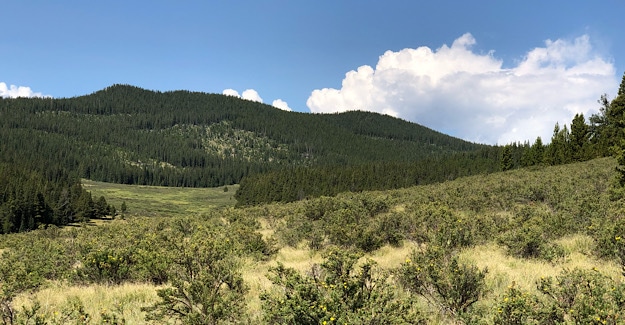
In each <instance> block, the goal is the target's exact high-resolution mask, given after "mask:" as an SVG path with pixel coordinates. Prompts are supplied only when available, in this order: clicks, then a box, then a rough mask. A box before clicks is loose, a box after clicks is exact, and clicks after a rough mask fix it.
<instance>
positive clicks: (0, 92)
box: [0, 82, 49, 98]
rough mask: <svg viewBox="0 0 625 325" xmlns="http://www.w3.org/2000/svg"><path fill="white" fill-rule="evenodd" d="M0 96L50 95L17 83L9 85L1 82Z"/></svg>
mask: <svg viewBox="0 0 625 325" xmlns="http://www.w3.org/2000/svg"><path fill="white" fill-rule="evenodd" d="M0 97H9V98H16V97H49V96H44V95H43V94H42V93H36V92H34V91H32V89H30V87H24V86H15V85H10V86H7V84H6V83H4V82H0Z"/></svg>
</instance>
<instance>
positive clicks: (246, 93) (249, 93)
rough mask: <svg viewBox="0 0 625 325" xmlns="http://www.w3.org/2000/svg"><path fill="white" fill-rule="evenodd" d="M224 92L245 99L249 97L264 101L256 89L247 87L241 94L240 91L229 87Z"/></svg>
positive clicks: (253, 99) (256, 100)
mask: <svg viewBox="0 0 625 325" xmlns="http://www.w3.org/2000/svg"><path fill="white" fill-rule="evenodd" d="M222 94H224V95H226V96H234V97H239V98H243V99H247V100H251V101H254V102H259V103H262V102H263V99H262V98H260V95H258V92H257V91H256V90H254V89H246V90H244V91H243V93H242V94H241V95H239V92H238V91H236V90H234V89H231V88H228V89H224V91H223V92H222Z"/></svg>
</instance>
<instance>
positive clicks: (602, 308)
mask: <svg viewBox="0 0 625 325" xmlns="http://www.w3.org/2000/svg"><path fill="white" fill-rule="evenodd" d="M537 289H538V291H539V293H538V294H533V293H530V292H527V291H522V290H520V289H518V288H516V287H515V286H514V284H513V285H512V286H510V287H509V288H508V289H507V291H506V293H505V294H504V295H503V296H502V299H501V300H500V301H499V303H498V304H497V307H496V308H497V310H496V313H495V316H494V323H495V324H502V325H503V324H506V325H507V324H623V323H624V322H625V319H624V318H623V317H624V316H625V315H624V313H623V311H624V310H625V309H624V307H625V285H624V284H622V283H619V282H616V281H614V280H613V279H611V278H609V277H606V276H605V275H603V274H601V273H599V272H598V271H596V270H582V269H573V270H564V271H562V272H561V273H560V275H558V276H556V277H555V278H554V277H547V278H542V279H541V280H539V281H538V283H537Z"/></svg>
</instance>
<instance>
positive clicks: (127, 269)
mask: <svg viewBox="0 0 625 325" xmlns="http://www.w3.org/2000/svg"><path fill="white" fill-rule="evenodd" d="M614 166H615V164H614V161H613V160H611V159H599V160H594V161H590V162H586V163H580V164H571V165H566V166H559V167H549V168H534V169H528V170H515V171H510V172H506V173H498V174H493V175H482V176H473V177H468V178H464V179H459V180H455V181H450V182H446V183H442V184H438V185H428V186H419V187H414V188H409V189H401V190H393V191H383V192H365V193H345V194H341V195H339V196H337V197H333V198H328V197H324V198H319V199H311V200H305V201H301V202H295V203H289V204H271V205H263V206H258V207H249V208H240V209H239V208H237V209H235V208H233V207H232V206H231V204H229V203H230V199H229V196H231V195H233V194H234V189H235V188H234V187H233V188H230V189H229V191H228V192H225V193H224V192H223V188H219V189H208V190H202V189H199V190H198V189H169V188H148V187H138V186H131V187H125V186H119V185H107V184H103V183H94V182H85V185H86V186H87V188H89V189H90V190H92V193H93V195H94V196H96V197H97V196H99V195H103V196H105V197H106V199H107V200H109V201H110V202H112V203H113V204H115V205H116V206H118V204H120V202H123V201H126V202H127V204H128V207H129V211H130V212H131V213H132V216H129V217H128V218H126V220H112V221H109V222H106V223H99V224H98V225H97V226H96V227H80V226H77V227H67V228H64V229H58V228H50V229H44V230H37V231H34V232H31V233H22V234H11V235H4V236H2V237H0V252H2V253H3V260H2V261H0V272H4V273H3V274H6V275H7V276H6V277H5V279H4V280H3V281H4V284H3V285H4V287H0V288H9V287H10V286H11V285H15V283H18V284H19V283H26V284H28V285H25V286H24V287H25V289H23V290H21V291H20V290H18V291H16V292H17V294H16V295H15V296H13V297H12V299H11V305H12V306H13V308H14V310H22V306H24V307H26V309H25V310H28V308H32V306H34V303H35V302H38V303H39V304H40V306H41V307H40V309H39V312H40V314H42V315H47V317H48V319H49V320H52V321H51V323H54V322H53V321H54V320H55V319H57V320H58V319H59V318H58V317H60V316H58V315H63V313H65V314H67V313H68V310H70V309H71V308H70V307H68V306H69V305H71V303H72V302H76V301H80V303H81V304H82V305H83V306H84V314H88V315H89V317H90V318H91V320H92V323H94V324H98V323H101V322H103V321H104V320H108V321H109V322H110V320H111V319H112V317H113V318H115V319H117V320H120V319H124V320H125V322H126V323H127V324H142V323H146V320H145V317H146V315H148V313H147V312H146V311H143V310H142V307H150V306H154V305H155V304H156V303H157V302H159V301H162V300H161V298H160V297H159V296H158V295H157V292H159V290H160V291H161V292H162V290H163V289H164V288H172V287H174V288H177V286H183V284H184V283H194V281H198V280H197V279H196V278H193V277H188V274H190V273H189V272H190V269H189V268H192V266H193V265H196V264H197V265H200V266H201V265H209V264H210V265H216V266H215V267H217V266H219V265H223V266H224V267H226V268H227V267H230V266H231V267H232V268H231V269H230V270H231V271H233V275H234V276H235V277H240V279H242V281H243V283H244V284H245V288H246V290H241V291H239V292H230V291H229V292H227V295H226V293H223V292H222V293H220V296H221V297H225V296H228V295H235V294H238V295H239V296H236V295H235V297H238V298H237V299H236V301H237V304H235V306H237V308H238V309H236V312H233V313H232V314H231V315H233V316H232V317H234V318H236V319H238V321H240V322H243V323H280V322H282V321H284V320H285V318H284V317H287V316H288V315H294V314H296V313H295V312H294V310H293V309H292V308H297V306H300V307H301V306H307V307H306V308H304V309H302V310H299V311H298V312H301V313H304V312H310V310H313V309H314V310H315V311H316V314H314V315H312V316H310V317H313V316H314V317H317V318H314V319H317V320H318V323H323V322H324V321H325V322H326V323H328V324H329V323H331V320H332V321H339V320H341V321H344V320H346V319H350V320H352V321H350V322H348V323H352V324H353V323H362V322H365V320H366V319H368V318H367V317H372V316H371V315H372V314H371V313H364V314H358V311H354V310H345V309H341V308H344V307H341V306H343V305H344V304H343V305H342V304H341V303H342V302H343V303H346V302H345V301H344V300H345V299H351V298H353V297H356V296H358V295H357V294H350V295H349V296H341V291H340V290H339V289H340V288H341V287H343V286H344V287H345V288H347V287H348V286H349V285H350V283H351V282H350V281H353V283H360V282H358V281H360V280H359V278H358V277H359V276H362V274H363V273H364V272H365V271H366V270H367V269H366V267H368V265H370V264H368V263H369V262H368V260H372V261H374V267H373V268H372V270H373V272H374V273H372V274H373V277H372V278H371V279H369V280H366V281H364V282H362V283H365V285H364V286H363V287H367V285H368V284H371V283H375V284H376V286H374V287H375V288H376V289H375V290H378V289H379V288H392V290H393V292H394V295H393V296H392V297H393V298H392V299H394V300H393V301H394V303H396V304H406V303H407V301H409V300H402V299H404V298H406V297H412V296H414V298H415V300H414V304H413V303H411V304H410V305H409V308H407V309H405V310H404V312H405V313H407V312H409V311H411V312H414V311H418V314H419V315H420V316H415V318H413V321H414V323H418V322H417V320H419V319H422V320H426V321H428V322H430V323H442V324H450V323H473V322H475V323H480V324H508V323H514V322H512V321H511V319H512V318H505V317H503V316H501V315H506V316H510V317H512V316H514V315H517V314H519V313H520V314H522V315H523V317H524V318H523V321H520V322H519V324H523V323H531V322H533V323H544V322H545V321H547V320H548V319H547V318H546V317H551V318H549V319H551V320H554V319H555V320H557V319H560V318H558V317H560V316H561V321H562V322H563V323H587V322H586V321H585V320H588V319H594V320H595V321H596V322H598V323H599V324H601V323H604V321H605V323H611V324H620V323H622V321H621V319H623V317H625V315H623V310H624V309H625V304H624V303H625V301H623V302H620V303H619V302H618V301H619V300H618V299H617V300H614V301H613V300H610V299H612V298H610V297H613V295H615V294H616V293H619V294H620V293H623V294H624V296H625V281H624V279H625V278H624V277H623V275H622V264H621V260H620V259H619V256H621V255H619V254H622V253H623V252H625V246H624V245H623V240H622V239H621V237H623V238H625V222H623V221H622V218H621V216H622V215H623V214H624V213H623V211H624V209H623V201H622V199H621V198H620V197H619V194H618V193H616V192H614V191H612V190H611V188H612V183H613V177H614ZM170 190H171V191H170ZM195 191H197V192H195ZM211 193H212V194H211ZM211 198H213V199H214V200H215V202H213V201H210V200H212V199H211ZM180 202H184V203H180ZM168 204H171V205H173V206H174V207H169V208H168V207H167V205H168ZM178 205H180V206H178ZM153 207H154V208H155V209H157V211H158V213H154V212H152V210H151V209H152V208H153ZM336 249H338V250H339V251H343V252H355V253H356V254H357V255H355V256H357V262H356V263H355V264H354V265H353V267H351V268H350V267H348V265H349V263H347V262H345V261H349V258H347V259H343V260H340V259H339V260H338V261H342V262H341V263H343V262H345V263H344V264H340V263H339V264H337V265H342V266H341V268H339V269H345V270H348V273H347V274H346V275H343V277H342V278H341V279H342V280H341V281H339V282H332V281H334V279H333V278H332V276H329V275H331V274H332V273H331V272H332V268H331V266H332V264H329V263H330V262H329V261H333V260H332V256H333V255H332V254H333V253H332V252H335V250H336ZM205 258H208V259H205ZM456 258H457V260H455V259H456ZM206 261H211V262H210V263H207V262H206ZM334 261H335V262H336V260H334ZM280 265H282V266H283V268H284V269H286V270H291V271H292V272H294V273H292V274H291V273H288V272H291V271H288V272H287V273H282V275H285V274H291V275H290V276H285V277H283V278H282V281H286V282H285V283H287V284H288V285H287V284H285V283H282V284H279V283H277V282H276V281H277V280H276V279H277V278H276V276H277V274H279V273H278V271H277V268H278V269H279V266H280ZM319 265H321V268H320V267H319ZM324 265H325V266H324ZM459 265H460V266H462V265H466V266H467V268H462V267H459ZM471 267H472V268H471ZM575 270H579V272H578V273H574V271H575ZM191 271H193V272H191V273H193V274H195V273H194V272H200V273H201V272H204V271H205V268H203V267H200V268H198V269H192V270H191ZM478 271H479V272H482V271H483V272H484V273H483V275H484V278H483V284H481V286H482V287H481V288H482V289H481V291H480V292H479V295H477V296H476V297H477V298H476V301H475V302H471V303H470V304H468V305H467V306H466V307H465V306H464V305H454V303H453V301H452V302H450V301H448V300H445V299H444V297H442V296H440V295H438V294H434V293H433V292H436V289H437V287H436V286H437V285H438V286H440V285H443V284H441V283H447V282H449V283H455V284H459V285H464V286H460V288H463V289H461V290H459V291H458V292H456V293H454V292H453V291H451V293H449V294H459V295H462V294H464V293H466V291H469V290H470V288H471V285H473V284H476V285H479V283H480V281H479V274H480V273H479V272H478ZM215 272H216V271H215ZM471 272H473V273H471ZM567 272H568V273H567ZM293 274H299V275H300V276H301V280H298V278H297V277H296V276H294V275H293ZM471 274H473V276H475V277H473V278H472V277H471V276H469V275H471ZM571 274H573V275H571ZM407 275H410V276H412V277H410V276H407ZM575 276H578V277H579V278H575ZM11 279H14V280H15V281H14V282H11V281H12V280H11ZM210 279H211V278H210V277H208V278H203V280H202V281H201V283H202V284H207V283H210ZM311 279H315V280H311ZM415 279H422V280H423V281H424V282H423V283H420V282H419V281H416V280H415ZM436 279H439V280H440V279H442V280H441V281H439V282H440V283H437V282H436V281H437V280H436ZM578 280H579V281H581V282H580V283H588V286H590V285H598V284H597V283H601V284H602V285H603V284H605V286H604V287H600V288H599V289H601V290H603V289H606V291H605V292H604V291H601V290H599V289H596V290H595V291H593V292H591V293H588V292H582V291H581V290H583V286H580V287H576V285H575V283H576V282H575V281H578ZM289 281H290V282H289ZM298 281H300V282H298ZM411 281H412V282H411ZM428 281H429V282H428ZM454 281H456V282H454ZM463 281H465V282H463ZM471 281H473V282H471ZM545 281H546V282H545ZM549 281H551V282H549ZM584 281H586V282H584ZM0 283H2V282H1V281H0ZM181 283H182V284H181ZM311 283H314V284H312V287H311ZM567 283H568V284H567ZM455 284H454V285H455ZM549 285H551V286H549ZM387 286H388V287H387ZM15 287H19V285H15ZM218 287H219V286H218ZM356 287H358V286H355V287H354V288H356ZM374 287H371V288H370V289H371V290H374V289H373V288H374ZM452 287H453V286H452ZM220 288H222V289H223V288H224V286H223V285H222V286H221V287H220ZM287 288H290V289H288V290H293V292H292V295H291V296H285V295H284V293H285V292H286V291H288V290H287ZM311 288H312V289H311ZM408 288H410V289H408ZM423 288H425V290H424V291H419V290H422V289H423ZM561 288H564V289H567V290H568V289H571V288H577V289H576V290H580V292H581V293H580V295H579V296H570V295H573V294H574V293H572V292H574V291H575V290H568V291H566V292H565V291H559V290H560V289H561ZM188 289H189V288H187V290H188ZM439 289H440V288H439ZM443 289H444V288H443ZM3 290H5V289H3ZM297 290H300V291H297ZM310 290H312V291H310ZM341 290H342V289H341ZM354 290H356V289H354ZM452 290H453V289H452ZM514 290H518V292H520V294H519V295H518V296H515V295H514V294H515V292H517V291H514ZM306 292H319V293H320V296H319V297H317V298H315V299H321V300H306V299H309V298H310V297H308V298H306V297H304V296H305V293H306ZM372 292H373V291H372ZM376 292H377V291H376ZM419 292H420V293H419ZM441 292H445V290H442V291H441ZM597 292H602V293H601V294H598V293H597ZM611 292H612V293H611ZM593 294H594V295H597V296H593ZM567 295H569V296H567ZM381 296H383V291H380V292H377V295H371V297H381ZM293 297H297V299H301V300H293V301H291V302H290V303H292V305H289V301H287V300H288V299H295V298H293ZM337 297H342V298H337ZM554 297H555V298H554ZM589 297H590V298H589ZM196 298H197V297H196ZM204 298H206V297H204ZM556 298H557V299H556ZM569 298H571V299H569ZM591 298H592V299H594V300H588V299H591ZM310 299H312V298H310ZM371 299H373V298H371ZM389 299H390V298H389ZM458 299H460V298H458ZM532 299H535V300H532ZM567 299H569V300H570V301H573V303H572V304H571V305H570V306H569V305H564V303H563V302H564V301H569V300H567ZM285 301H286V302H285ZM381 301H383V300H380V301H375V304H381V303H382V302H381ZM469 301H470V298H469ZM233 302H234V300H233V301H230V302H229V303H228V304H229V305H232V304H233ZM576 302H577V303H578V304H585V305H584V306H587V307H588V306H591V307H588V308H590V309H587V310H586V311H585V314H583V315H582V314H581V311H578V309H580V308H578V307H579V306H581V305H579V306H578V305H575V303H576ZM361 303H362V304H364V305H363V306H368V305H366V303H370V302H362V301H361ZM333 304H334V305H333ZM619 304H620V305H619ZM391 305H392V304H391ZM391 305H380V306H378V305H374V306H369V307H367V308H369V309H371V308H373V309H375V308H378V307H379V310H384V311H385V312H387V313H388V314H389V315H392V314H393V310H390V309H388V308H390V307H388V306H391ZM289 306H290V307H289ZM376 306H377V307H376ZM384 306H386V307H384ZM392 306H395V305H392ZM402 306H403V305H402ZM406 306H408V305H406ZM565 307H566V308H565ZM68 308H69V309H68ZM72 308H73V309H72V310H73V312H74V315H76V310H77V308H76V307H75V306H74V307H72ZM224 308H225V307H224ZM289 308H291V309H289ZM326 308H327V309H328V311H327V313H324V312H326ZM333 308H334V309H333ZM384 308H387V309H384ZM515 308H516V309H515ZM320 309H321V310H322V311H323V312H322V311H319V310H320ZM532 310H534V311H535V312H534V311H532ZM547 310H552V311H553V310H555V311H557V313H560V314H557V313H556V314H549V315H548V313H546V312H545V311H547ZM282 312H284V313H285V314H281V313H282ZM55 313H56V314H55ZM523 313H525V314H523ZM541 313H542V314H541ZM268 315H272V318H271V319H272V321H270V320H269V318H268ZM285 315H286V316H285ZM341 315H343V316H341ZM588 315H590V316H588ZM55 317H57V318H55ZM72 317H74V316H72ZM341 317H348V318H341ZM389 317H390V316H389ZM584 317H591V318H584ZM597 319H598V320H597ZM276 320H278V321H276ZM160 321H162V320H160ZM393 322H395V321H393ZM57 323H58V322H57ZM157 323H158V322H157Z"/></svg>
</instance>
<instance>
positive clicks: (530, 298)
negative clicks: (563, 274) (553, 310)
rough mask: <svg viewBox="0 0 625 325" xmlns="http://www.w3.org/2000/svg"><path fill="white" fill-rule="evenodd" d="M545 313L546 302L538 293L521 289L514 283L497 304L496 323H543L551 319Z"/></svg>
mask: <svg viewBox="0 0 625 325" xmlns="http://www.w3.org/2000/svg"><path fill="white" fill-rule="evenodd" d="M544 313H545V304H544V302H543V301H541V300H540V299H539V298H538V297H537V296H536V295H534V294H532V293H529V292H527V291H523V290H520V289H518V288H516V287H515V286H514V284H513V285H511V286H510V287H508V289H507V290H506V292H505V293H504V294H503V296H502V298H501V300H500V301H499V302H498V303H497V305H496V310H495V315H494V320H493V322H494V324H495V325H530V324H535V325H542V324H547V322H546V320H547V319H550V318H551V317H548V315H549V313H547V315H545V314H544Z"/></svg>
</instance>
